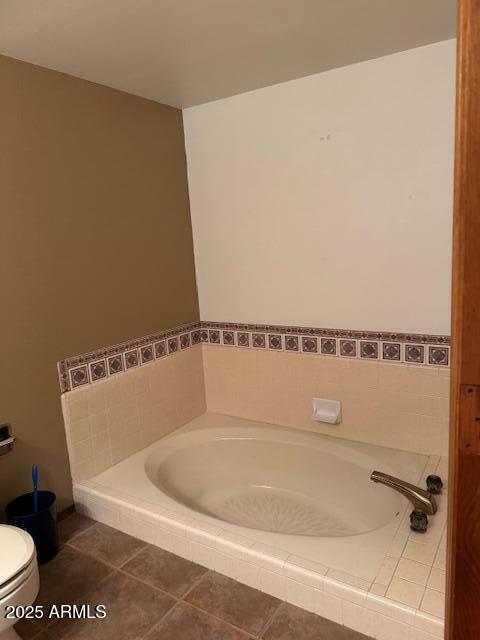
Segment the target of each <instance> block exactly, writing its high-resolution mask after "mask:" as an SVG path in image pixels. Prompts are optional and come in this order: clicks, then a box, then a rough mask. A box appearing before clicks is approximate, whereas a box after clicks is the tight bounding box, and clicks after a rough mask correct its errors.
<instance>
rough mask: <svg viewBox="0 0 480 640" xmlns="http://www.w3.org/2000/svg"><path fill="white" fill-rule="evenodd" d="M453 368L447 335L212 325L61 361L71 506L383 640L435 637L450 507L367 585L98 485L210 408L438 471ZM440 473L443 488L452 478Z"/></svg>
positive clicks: (404, 536)
mask: <svg viewBox="0 0 480 640" xmlns="http://www.w3.org/2000/svg"><path fill="white" fill-rule="evenodd" d="M222 327H223V328H222ZM277 329H282V331H277ZM283 330H284V331H283ZM345 333H348V334H349V335H344V334H345ZM324 334H329V335H324ZM330 334H337V335H330ZM342 341H347V342H349V343H350V344H349V347H350V348H348V347H347V346H346V343H345V342H342ZM364 343H369V344H368V345H366V344H364ZM387 343H388V344H387ZM395 345H397V346H398V348H397V346H395ZM410 347H412V349H413V351H410V352H409V349H410ZM432 349H434V350H435V351H432ZM407 354H409V355H408V356H407ZM167 356H168V357H167ZM411 358H413V359H411ZM448 360H449V340H448V337H442V336H398V335H396V336H393V335H390V334H372V335H370V334H366V333H361V334H358V335H357V334H356V333H355V332H343V334H342V335H340V334H339V333H338V332H335V331H334V330H322V329H305V333H303V330H298V329H297V328H294V327H287V328H285V327H283V328H279V327H277V328H274V327H260V326H253V325H228V326H227V325H212V323H197V324H192V325H188V326H185V327H180V328H177V329H173V330H171V331H169V332H163V333H162V334H158V335H157V336H149V337H147V338H143V339H140V340H134V341H131V342H128V343H124V344H122V345H117V346H116V347H111V348H108V349H103V350H98V351H96V352H93V353H90V354H86V355H83V356H78V357H75V358H70V359H69V360H65V361H63V362H61V363H59V375H60V383H61V388H62V392H63V396H62V406H63V411H64V417H65V424H66V432H67V444H68V448H69V456H70V461H71V468H72V477H73V481H74V496H75V501H76V504H77V507H78V509H79V510H83V512H84V513H89V514H91V515H92V516H93V517H94V518H96V519H98V520H100V521H102V522H105V523H106V524H111V525H112V526H114V527H117V528H119V529H122V530H124V531H126V532H132V533H134V534H135V535H138V536H140V537H142V538H144V539H148V540H149V541H151V542H153V543H154V544H156V545H158V546H160V547H163V548H165V549H168V550H172V551H173V552H175V553H177V554H178V555H182V556H184V557H187V558H191V559H193V560H195V561H196V562H199V563H200V564H204V565H205V566H208V567H211V568H215V569H216V570H217V571H219V572H220V573H224V574H226V575H230V576H233V577H235V578H236V579H237V580H239V581H241V582H245V583H246V584H251V585H253V586H256V587H258V588H260V589H261V590H263V591H265V592H267V593H270V594H272V595H276V596H279V597H281V598H284V599H286V600H287V601H288V602H291V603H292V604H297V605H299V606H301V607H303V608H305V609H308V610H310V611H316V612H317V613H319V614H321V615H323V616H325V617H328V618H330V619H332V620H337V621H341V622H342V623H343V624H345V625H346V626H348V627H351V628H353V629H357V630H359V631H361V632H363V633H366V634H367V635H372V636H374V637H377V638H379V639H380V640H396V638H400V637H401V638H402V640H404V638H406V637H408V638H409V639H410V640H432V639H433V638H434V637H441V635H442V633H443V622H442V619H441V618H442V611H443V590H444V589H443V584H444V569H445V566H444V563H445V560H444V554H445V535H444V523H445V518H446V515H445V497H444V496H442V497H441V498H440V501H439V502H440V510H439V513H438V514H437V515H436V516H435V518H434V519H433V520H432V524H431V527H430V529H429V531H428V532H427V534H426V535H424V536H421V535H419V534H413V533H411V532H410V531H409V528H408V522H407V521H406V520H405V521H404V522H402V524H401V527H400V529H399V531H398V533H397V534H396V537H395V539H394V542H393V545H392V547H391V549H390V550H389V552H388V553H387V555H386V557H385V560H384V562H383V565H382V567H381V568H380V569H379V572H378V574H377V575H376V577H375V580H374V581H373V582H371V583H370V582H366V581H362V580H359V579H358V578H356V577H354V576H350V575H346V574H341V573H339V572H338V571H337V570H335V569H334V568H333V567H328V566H319V565H318V563H315V562H314V561H311V560H308V559H305V558H301V557H297V556H294V555H291V554H288V553H286V552H284V551H282V550H279V549H272V548H268V547H265V546H262V545H259V544H258V543H252V542H251V541H249V540H248V538H246V537H242V538H241V539H238V538H237V537H232V535H231V534H230V535H228V534H226V532H225V531H224V530H222V529H221V528H212V527H211V526H206V525H204V524H203V523H202V522H201V520H200V518H190V517H186V516H185V515H182V514H181V513H179V512H178V511H177V510H172V509H169V510H165V508H164V507H161V506H159V505H155V504H147V503H145V502H142V503H139V500H138V499H136V498H135V497H133V496H129V495H128V494H127V495H121V494H120V493H119V492H118V491H115V489H114V488H113V487H108V486H107V487H105V486H100V485H99V484H98V483H97V482H96V479H95V476H97V475H98V474H100V473H102V472H103V471H104V470H107V469H109V468H110V467H112V465H115V464H117V463H119V462H120V461H122V460H123V459H125V458H127V457H129V456H131V455H132V454H134V453H135V452H137V451H139V450H140V449H142V448H144V447H146V446H148V445H150V444H151V443H152V442H154V441H156V440H158V439H159V438H162V437H163V436H164V435H166V434H168V433H170V432H172V431H174V430H175V429H177V428H178V427H180V426H181V425H183V424H185V423H187V422H188V421H189V420H191V419H193V418H195V417H196V416H199V415H201V414H202V413H204V411H205V410H206V409H207V408H208V410H209V411H213V412H217V413H224V414H229V415H237V416H240V417H242V418H247V419H251V420H259V421H264V422H272V423H277V424H281V425H285V426H290V427H294V428H299V429H303V430H305V429H308V430H314V431H318V432H323V433H327V434H329V435H334V436H336V437H340V438H347V439H351V440H356V441H360V442H362V441H363V442H367V443H368V442H371V443H375V444H380V445H386V446H389V447H394V448H398V449H404V450H411V451H415V452H420V453H426V454H436V456H435V455H434V456H433V457H431V459H430V464H429V467H428V469H429V472H432V471H433V470H434V469H435V468H436V466H437V464H438V462H439V456H440V455H445V454H446V452H447V432H448V417H447V411H448V388H449V367H448V364H447V363H448ZM98 363H99V365H100V366H99V367H98V366H97V365H98ZM314 396H315V397H327V398H337V399H340V400H341V401H342V403H343V420H342V423H341V424H340V425H335V426H330V425H328V426H327V425H323V424H320V423H314V422H313V421H312V420H311V399H312V397H314ZM440 464H441V465H444V461H443V460H442V461H440ZM440 475H442V477H443V478H444V480H445V479H446V472H445V470H443V469H442V470H441V472H440Z"/></svg>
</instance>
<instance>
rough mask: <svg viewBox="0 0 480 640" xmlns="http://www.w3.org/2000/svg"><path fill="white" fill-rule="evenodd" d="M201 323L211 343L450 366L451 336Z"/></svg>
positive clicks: (202, 330) (203, 339) (204, 335)
mask: <svg viewBox="0 0 480 640" xmlns="http://www.w3.org/2000/svg"><path fill="white" fill-rule="evenodd" d="M200 324H201V331H200V333H201V340H202V342H206V343H209V344H220V345H225V346H238V347H249V348H252V349H268V350H270V351H271V350H275V351H286V352H293V353H313V354H321V355H327V356H339V357H347V358H361V359H366V360H382V361H386V362H397V363H403V364H405V363H408V364H420V365H424V366H437V367H448V366H449V365H450V337H449V336H434V335H426V334H414V333H388V332H384V331H378V332H375V331H353V330H346V329H345V330H344V329H315V328H311V327H286V326H280V325H259V324H236V323H229V322H225V323H222V322H201V323H200ZM221 336H223V338H221Z"/></svg>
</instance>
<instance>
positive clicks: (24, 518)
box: [5, 491, 58, 564]
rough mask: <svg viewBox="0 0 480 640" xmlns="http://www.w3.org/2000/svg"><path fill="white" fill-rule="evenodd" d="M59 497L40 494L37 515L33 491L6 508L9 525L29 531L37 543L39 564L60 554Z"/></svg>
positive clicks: (40, 492) (45, 492)
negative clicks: (57, 502)
mask: <svg viewBox="0 0 480 640" xmlns="http://www.w3.org/2000/svg"><path fill="white" fill-rule="evenodd" d="M56 500H57V496H56V495H55V494H54V493H53V492H52V491H39V492H38V511H37V513H35V508H34V503H33V491H32V492H30V493H24V494H23V495H21V496H18V498H14V499H13V500H12V501H11V502H9V503H8V505H7V506H6V508H5V513H6V515H7V520H8V523H9V524H12V525H14V526H15V527H20V529H24V530H25V531H28V533H29V534H30V535H31V536H32V538H33V541H34V542H35V548H36V549H37V558H38V563H39V564H43V563H44V562H48V561H49V560H51V559H52V558H54V557H55V556H56V555H57V553H58V528H57V508H56Z"/></svg>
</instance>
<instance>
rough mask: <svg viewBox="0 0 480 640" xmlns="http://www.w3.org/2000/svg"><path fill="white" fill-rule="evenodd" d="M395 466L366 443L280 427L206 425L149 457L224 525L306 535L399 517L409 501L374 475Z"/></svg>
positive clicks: (366, 527) (347, 532) (167, 482)
mask: <svg viewBox="0 0 480 640" xmlns="http://www.w3.org/2000/svg"><path fill="white" fill-rule="evenodd" d="M378 466H380V467H382V469H385V470H386V471H387V472H388V473H390V472H392V471H393V469H392V468H391V466H390V465H389V464H388V462H387V461H386V460H379V459H378V457H375V456H374V455H372V452H371V451H368V450H365V447H358V446H356V445H353V443H349V442H345V441H343V442H342V441H338V440H333V439H330V438H325V437H318V436H315V435H314V434H311V433H305V432H296V431H293V430H286V429H282V428H279V427H275V426H267V425H265V426H258V427H252V426H251V425H249V426H238V427H237V428H236V429H235V430H232V429H229V428H225V426H223V427H204V428H203V429H199V430H198V431H196V432H195V433H192V432H187V433H185V432H183V433H178V434H177V435H175V436H172V437H170V438H168V439H167V440H165V442H164V443H163V446H160V447H158V448H156V449H155V451H152V453H151V454H150V455H149V456H148V458H147V460H146V465H145V468H146V472H147V476H148V477H149V478H150V480H151V482H152V483H153V484H154V485H155V486H157V487H158V488H159V489H160V491H163V492H164V493H166V494H167V495H169V496H170V497H171V498H173V499H174V500H175V501H177V502H179V503H181V504H183V505H185V506H186V507H188V508H190V509H193V510H194V511H197V512H199V513H202V514H205V515H207V516H211V517H213V518H218V519H219V520H222V521H224V522H229V523H231V524H234V525H238V526H241V527H246V528H248V529H258V530H262V531H270V532H272V533H282V534H290V535H300V536H302V535H303V536H316V537H319V536H322V537H323V536H326V537H337V536H338V537H339V536H353V535H358V534H361V533H367V532H368V531H372V530H375V529H378V528H380V527H382V526H384V525H386V524H388V523H390V522H392V521H393V520H395V518H396V517H397V516H398V515H399V513H400V511H401V510H402V508H403V505H404V500H403V499H402V497H401V496H400V494H398V493H395V492H393V491H392V490H391V489H387V488H386V487H383V486H381V485H378V484H374V483H373V482H371V480H370V473H371V472H372V470H373V469H375V468H377V467H378Z"/></svg>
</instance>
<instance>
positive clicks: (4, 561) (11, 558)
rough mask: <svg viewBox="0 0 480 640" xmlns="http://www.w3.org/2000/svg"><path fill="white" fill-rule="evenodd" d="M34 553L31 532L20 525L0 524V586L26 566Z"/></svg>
mask: <svg viewBox="0 0 480 640" xmlns="http://www.w3.org/2000/svg"><path fill="white" fill-rule="evenodd" d="M34 554H35V545H34V544H33V539H32V536H31V535H30V534H28V533H27V532H26V531H24V530H23V529H19V528H18V527H12V526H10V525H8V524H0V586H1V585H2V584H4V583H5V582H7V581H8V580H10V579H11V578H13V576H14V575H16V574H17V573H18V572H19V571H21V570H22V569H23V568H24V567H26V566H27V565H28V564H29V563H30V562H31V560H32V557H33V555H34Z"/></svg>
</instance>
